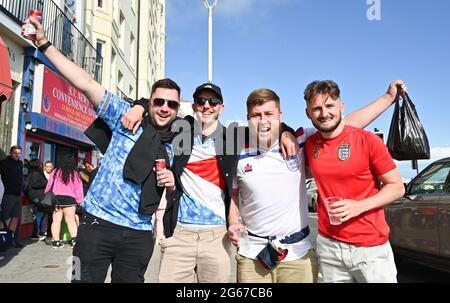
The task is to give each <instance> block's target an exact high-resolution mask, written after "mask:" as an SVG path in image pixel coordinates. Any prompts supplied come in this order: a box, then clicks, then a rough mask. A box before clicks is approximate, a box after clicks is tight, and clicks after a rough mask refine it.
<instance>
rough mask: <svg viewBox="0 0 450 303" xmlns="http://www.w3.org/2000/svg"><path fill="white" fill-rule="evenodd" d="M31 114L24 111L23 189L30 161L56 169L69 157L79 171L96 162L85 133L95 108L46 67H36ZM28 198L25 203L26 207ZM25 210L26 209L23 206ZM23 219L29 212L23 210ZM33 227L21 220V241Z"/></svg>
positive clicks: (28, 111) (94, 152) (25, 184)
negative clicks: (75, 160)
mask: <svg viewBox="0 0 450 303" xmlns="http://www.w3.org/2000/svg"><path fill="white" fill-rule="evenodd" d="M30 97H31V99H32V102H31V103H29V104H30V105H31V110H26V111H24V112H23V113H22V114H23V123H22V124H23V126H24V145H23V146H24V151H23V161H24V167H25V169H24V187H25V188H26V186H27V183H28V171H27V167H28V165H29V161H31V160H36V159H37V160H39V162H40V163H42V164H44V163H45V162H47V161H51V162H52V163H53V164H54V166H55V167H58V166H59V161H60V160H61V159H63V158H64V156H65V155H67V154H72V155H74V156H75V158H76V159H77V160H78V163H79V167H81V165H82V162H83V161H84V160H87V161H89V162H91V163H92V162H94V166H95V164H96V161H92V160H95V159H96V158H97V157H96V151H95V150H94V144H93V143H92V142H91V141H90V140H89V139H88V138H87V137H86V136H85V135H84V130H85V129H86V128H87V127H88V126H89V125H90V124H91V123H92V122H93V121H94V120H95V118H96V115H95V113H94V108H93V107H92V105H91V104H90V102H89V100H88V99H87V98H86V97H85V96H84V95H83V94H82V93H81V92H80V91H79V90H77V89H76V88H75V87H73V86H72V85H71V84H70V83H68V82H67V81H66V80H65V79H64V78H62V77H60V76H59V75H57V74H56V73H55V72H54V71H52V70H51V69H50V68H49V67H47V66H45V65H44V64H36V65H35V66H34V83H33V92H32V95H31V96H30ZM26 200H27V199H26V198H25V199H24V202H25V204H26ZM24 208H26V206H24ZM23 215H24V217H25V218H26V217H27V211H26V210H25V209H24V212H23ZM32 228H33V224H32V222H27V220H22V225H21V232H20V236H21V238H27V237H29V236H30V235H31V233H32Z"/></svg>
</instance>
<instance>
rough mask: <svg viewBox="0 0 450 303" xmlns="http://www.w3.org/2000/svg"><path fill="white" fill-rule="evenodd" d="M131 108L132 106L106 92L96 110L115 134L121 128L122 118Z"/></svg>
mask: <svg viewBox="0 0 450 303" xmlns="http://www.w3.org/2000/svg"><path fill="white" fill-rule="evenodd" d="M130 108H131V104H130V103H129V102H126V101H124V100H122V99H120V98H119V97H117V96H115V95H113V94H111V93H110V92H109V91H107V90H105V93H104V95H103V98H102V101H101V102H100V105H99V106H98V107H97V109H96V112H95V113H96V114H97V115H98V116H99V117H100V118H102V119H103V121H105V123H106V124H107V125H108V127H109V128H110V129H111V131H112V132H114V131H115V130H116V129H117V128H119V127H120V126H121V122H120V120H121V118H122V116H123V115H124V114H125V113H126V112H127V111H128V110H129V109H130Z"/></svg>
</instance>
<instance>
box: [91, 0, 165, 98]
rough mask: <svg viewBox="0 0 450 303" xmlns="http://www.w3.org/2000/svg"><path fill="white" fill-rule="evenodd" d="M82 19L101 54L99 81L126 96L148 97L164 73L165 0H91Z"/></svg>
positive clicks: (114, 91)
mask: <svg viewBox="0 0 450 303" xmlns="http://www.w3.org/2000/svg"><path fill="white" fill-rule="evenodd" d="M84 20H85V23H86V25H85V29H86V31H85V35H86V37H87V38H88V39H89V40H90V41H92V42H93V44H94V45H95V47H96V49H97V51H98V52H99V53H100V54H101V55H102V57H103V73H102V81H101V82H102V84H103V85H104V86H105V87H106V88H107V89H108V90H110V91H111V92H112V93H115V94H117V95H120V96H122V97H123V98H126V99H131V100H135V99H139V98H143V97H149V96H150V91H151V86H152V84H153V83H154V82H155V81H156V80H158V79H161V78H163V77H164V41H165V1H162V0H148V1H140V0H131V1H129V0H114V1H102V0H90V1H86V7H85V16H84Z"/></svg>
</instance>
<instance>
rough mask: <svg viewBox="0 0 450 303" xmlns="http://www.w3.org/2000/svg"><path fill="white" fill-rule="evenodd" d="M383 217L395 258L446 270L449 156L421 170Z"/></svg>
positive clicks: (449, 220)
mask: <svg viewBox="0 0 450 303" xmlns="http://www.w3.org/2000/svg"><path fill="white" fill-rule="evenodd" d="M385 214H386V220H387V222H388V224H389V226H390V229H391V235H390V239H389V240H390V242H391V245H392V248H393V250H394V254H395V255H396V258H397V259H399V257H400V258H401V257H402V256H405V257H409V258H411V259H414V260H415V261H418V262H420V263H423V264H425V265H428V266H432V267H435V268H438V269H441V270H446V271H450V157H449V158H444V159H441V160H438V161H436V162H434V163H432V164H430V165H429V166H428V167H426V168H425V169H424V170H423V171H421V172H420V173H419V174H418V175H417V176H416V177H415V178H414V179H412V180H411V181H410V182H409V183H408V184H407V185H406V193H405V196H404V197H403V198H401V199H400V200H398V201H395V202H393V203H391V204H390V205H388V206H386V207H385Z"/></svg>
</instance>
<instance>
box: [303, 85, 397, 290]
mask: <svg viewBox="0 0 450 303" xmlns="http://www.w3.org/2000/svg"><path fill="white" fill-rule="evenodd" d="M401 84H402V83H401ZM305 100H306V103H307V108H306V113H307V116H308V118H309V119H311V122H312V123H313V125H314V126H315V127H316V128H317V129H318V132H317V133H316V134H314V135H313V136H311V137H309V138H308V140H307V141H306V159H307V163H308V165H309V168H310V170H311V173H312V175H313V176H314V178H315V179H316V183H317V186H318V195H319V199H318V200H319V201H318V208H317V213H318V217H319V235H318V237H317V256H318V258H319V282H397V278H396V276H397V270H396V267H395V263H394V258H393V253H392V248H391V246H390V244H389V226H388V225H387V223H386V220H385V217H384V210H383V206H384V205H387V204H389V203H391V202H392V201H394V200H396V199H398V198H400V197H401V196H402V195H403V194H404V187H403V183H402V180H401V177H400V174H399V172H398V169H397V168H396V166H395V164H394V161H393V159H392V158H391V156H390V155H389V152H388V150H387V148H386V146H385V145H384V144H383V142H382V140H381V139H380V138H378V137H377V136H376V135H374V134H373V133H371V132H367V131H364V130H361V129H357V128H354V127H351V126H348V125H345V123H344V121H343V119H342V113H343V109H344V105H343V103H342V101H341V99H340V91H339V87H338V85H337V84H336V83H334V82H333V81H329V80H327V81H314V82H312V83H310V84H309V85H308V86H307V87H306V89H305ZM379 181H381V182H382V183H383V187H382V188H381V189H380V187H379ZM331 196H339V197H342V198H343V200H342V201H340V202H337V203H335V204H333V206H332V208H331V209H330V215H328V212H327V210H326V206H325V203H324V201H325V198H327V197H331ZM329 216H330V217H334V218H335V219H337V220H338V221H340V224H339V225H331V224H330V220H329Z"/></svg>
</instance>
